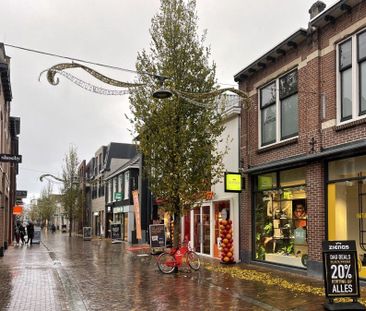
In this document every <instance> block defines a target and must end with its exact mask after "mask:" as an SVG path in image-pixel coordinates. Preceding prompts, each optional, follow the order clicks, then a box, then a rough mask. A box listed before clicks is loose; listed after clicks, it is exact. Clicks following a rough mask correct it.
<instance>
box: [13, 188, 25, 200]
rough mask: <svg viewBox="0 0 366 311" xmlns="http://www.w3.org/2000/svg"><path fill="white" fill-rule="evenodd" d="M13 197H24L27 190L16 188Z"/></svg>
mask: <svg viewBox="0 0 366 311" xmlns="http://www.w3.org/2000/svg"><path fill="white" fill-rule="evenodd" d="M15 197H16V198H17V199H25V198H26V197H27V190H16V191H15Z"/></svg>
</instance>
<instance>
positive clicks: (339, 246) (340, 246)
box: [329, 244, 349, 250]
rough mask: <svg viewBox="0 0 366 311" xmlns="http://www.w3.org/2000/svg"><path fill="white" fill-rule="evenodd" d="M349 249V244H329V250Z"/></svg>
mask: <svg viewBox="0 0 366 311" xmlns="http://www.w3.org/2000/svg"><path fill="white" fill-rule="evenodd" d="M340 249H341V250H348V249H349V245H339V244H336V245H329V250H340Z"/></svg>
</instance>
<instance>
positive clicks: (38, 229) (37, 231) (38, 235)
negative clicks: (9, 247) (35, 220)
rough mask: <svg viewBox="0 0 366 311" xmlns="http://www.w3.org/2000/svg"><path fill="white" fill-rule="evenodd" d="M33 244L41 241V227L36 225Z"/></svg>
mask: <svg viewBox="0 0 366 311" xmlns="http://www.w3.org/2000/svg"><path fill="white" fill-rule="evenodd" d="M32 243H33V244H40V243H41V227H34V235H33V241H32Z"/></svg>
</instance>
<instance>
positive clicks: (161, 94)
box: [152, 75, 173, 99]
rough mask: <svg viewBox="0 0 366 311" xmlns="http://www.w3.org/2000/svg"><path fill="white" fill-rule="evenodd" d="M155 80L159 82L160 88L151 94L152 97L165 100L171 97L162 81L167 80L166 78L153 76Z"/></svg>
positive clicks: (171, 94)
mask: <svg viewBox="0 0 366 311" xmlns="http://www.w3.org/2000/svg"><path fill="white" fill-rule="evenodd" d="M155 78H156V79H158V80H159V84H160V88H159V89H158V90H157V91H155V92H154V93H153V95H152V96H153V97H154V98H157V99H167V98H169V97H172V96H173V93H172V92H171V91H169V90H168V89H165V88H164V81H165V80H166V79H168V77H164V76H159V75H155Z"/></svg>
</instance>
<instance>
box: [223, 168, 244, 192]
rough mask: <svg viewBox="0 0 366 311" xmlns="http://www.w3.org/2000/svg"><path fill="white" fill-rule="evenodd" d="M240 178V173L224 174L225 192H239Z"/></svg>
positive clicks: (240, 188) (240, 187)
mask: <svg viewBox="0 0 366 311" xmlns="http://www.w3.org/2000/svg"><path fill="white" fill-rule="evenodd" d="M241 191H242V176H241V174H240V173H230V172H227V173H225V192H241Z"/></svg>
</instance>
